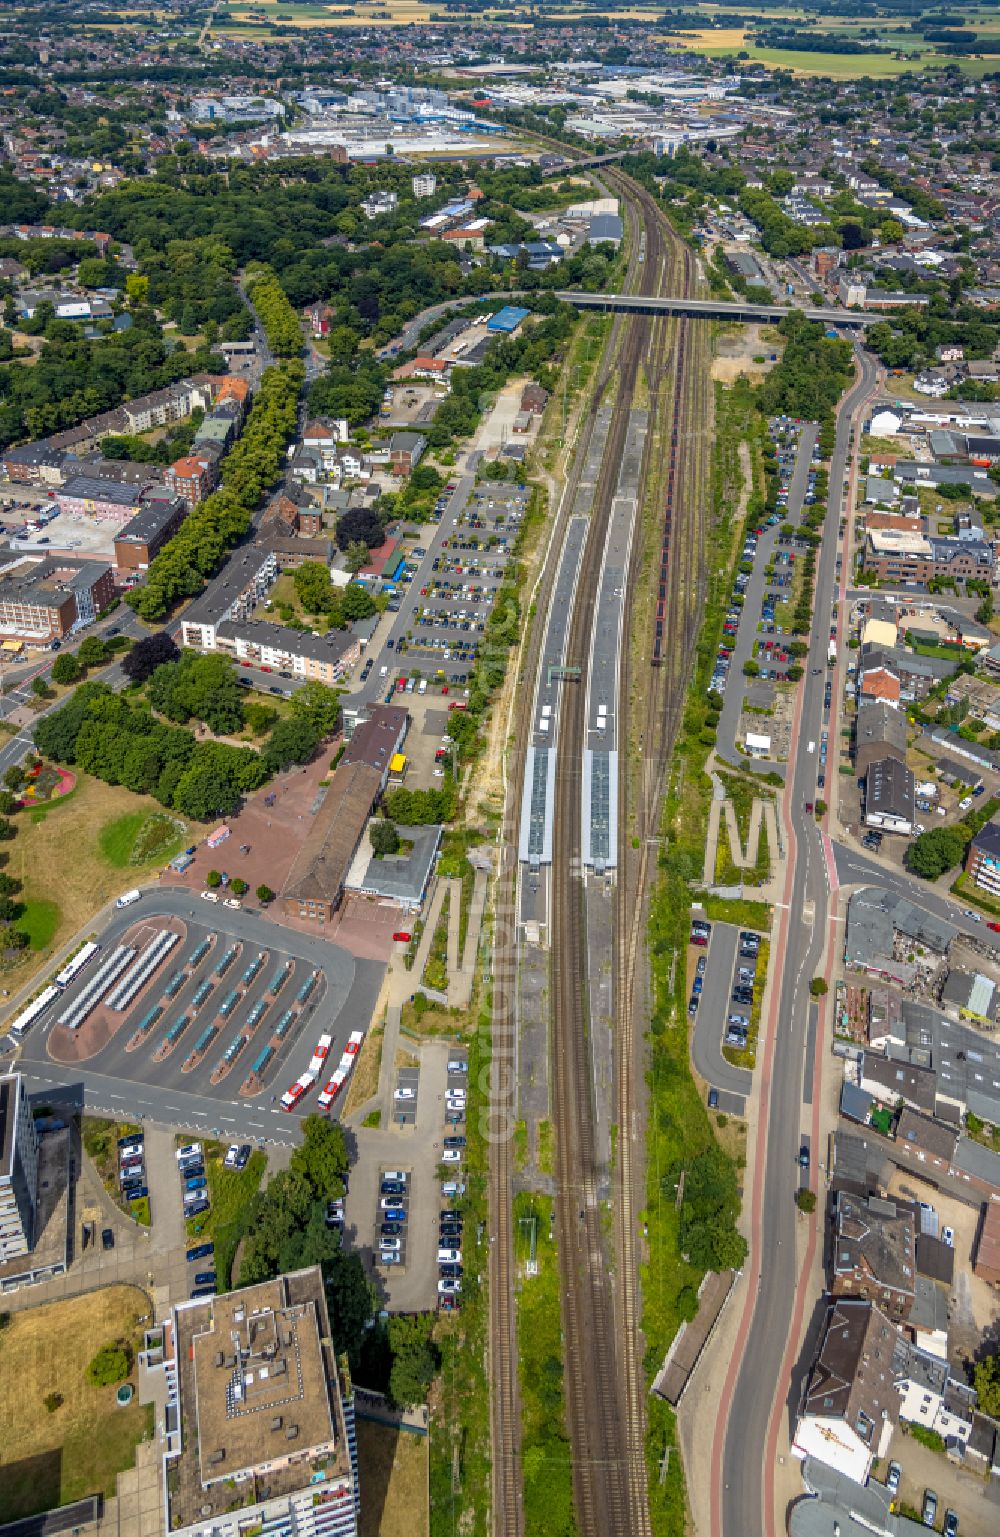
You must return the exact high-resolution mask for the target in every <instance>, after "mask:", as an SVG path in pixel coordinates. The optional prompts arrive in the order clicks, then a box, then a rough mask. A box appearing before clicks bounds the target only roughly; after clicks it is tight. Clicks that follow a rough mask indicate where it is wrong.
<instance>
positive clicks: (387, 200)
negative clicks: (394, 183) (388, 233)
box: [361, 190, 399, 219]
mask: <svg viewBox="0 0 1000 1537" xmlns="http://www.w3.org/2000/svg"><path fill="white" fill-rule="evenodd" d="M398 202H399V197H398V196H397V194H396V193H395V192H386V191H381V190H380V191H376V192H370V193H369V194H368V196H367V197H366V198H362V200H361V210H362V212H363V213H364V216H365V218H366V219H377V218H379V216H380V215H381V214H386V213H392V212H393V210H394V209H395V207H396V204H397V203H398Z"/></svg>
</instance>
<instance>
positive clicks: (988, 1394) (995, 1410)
mask: <svg viewBox="0 0 1000 1537" xmlns="http://www.w3.org/2000/svg"><path fill="white" fill-rule="evenodd" d="M973 1380H974V1383H975V1389H976V1392H977V1393H978V1395H979V1407H980V1409H981V1410H982V1412H983V1413H984V1414H989V1415H992V1416H993V1418H994V1419H996V1418H997V1417H998V1416H1000V1352H997V1351H994V1353H993V1354H992V1355H990V1356H984V1357H983V1359H982V1360H981V1361H977V1362H976V1365H975V1371H974V1373H973Z"/></svg>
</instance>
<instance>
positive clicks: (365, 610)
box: [340, 582, 377, 621]
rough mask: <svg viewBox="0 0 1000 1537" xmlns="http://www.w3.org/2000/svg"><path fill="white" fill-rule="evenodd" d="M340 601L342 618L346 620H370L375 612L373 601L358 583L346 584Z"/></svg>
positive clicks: (375, 607)
mask: <svg viewBox="0 0 1000 1537" xmlns="http://www.w3.org/2000/svg"><path fill="white" fill-rule="evenodd" d="M340 601H341V608H342V610H343V614H344V618H345V619H348V620H352V621H353V620H356V619H370V618H371V616H372V614H374V613H376V612H377V606H376V603H375V599H374V598H373V597H372V595H371V593H370V592H369V591H368V589H367V587H362V585H361V583H360V582H348V584H347V586H346V587H345V588H344V590H343V593H342V594H341V600H340Z"/></svg>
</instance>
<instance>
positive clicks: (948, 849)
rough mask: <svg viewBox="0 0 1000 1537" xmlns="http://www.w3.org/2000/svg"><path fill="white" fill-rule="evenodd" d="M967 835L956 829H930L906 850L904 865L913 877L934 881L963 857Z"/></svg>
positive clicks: (959, 828) (958, 828)
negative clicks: (917, 876)
mask: <svg viewBox="0 0 1000 1537" xmlns="http://www.w3.org/2000/svg"><path fill="white" fill-rule="evenodd" d="M967 843H968V835H967V834H966V833H965V832H963V830H962V828H961V827H960V826H958V827H932V828H931V829H930V831H929V832H926V833H921V834H920V836H919V838H916V839H915V840H914V842H913V843H911V844H910V847H909V849H908V850H907V855H906V863H907V866H908V868H909V869H910V870H912V872H913V874H914V875H919V876H921V877H922V878H923V879H924V880H925V881H936V880H937V879H938V877H939V876H942V875H943V874H944V873H945V871H946V870H950V869H952V867H953V866H954V865H957V864H958V863H959V862H960V861H961V859H962V858H963V857H964V854H965V849H966V845H967Z"/></svg>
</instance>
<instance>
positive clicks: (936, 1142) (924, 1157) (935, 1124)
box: [893, 1108, 958, 1179]
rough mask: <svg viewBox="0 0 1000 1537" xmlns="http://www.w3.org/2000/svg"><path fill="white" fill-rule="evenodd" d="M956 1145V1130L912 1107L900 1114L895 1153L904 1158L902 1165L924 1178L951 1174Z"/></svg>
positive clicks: (894, 1146)
mask: <svg viewBox="0 0 1000 1537" xmlns="http://www.w3.org/2000/svg"><path fill="white" fill-rule="evenodd" d="M957 1146H958V1133H957V1131H955V1129H954V1127H952V1126H945V1124H944V1123H943V1122H942V1121H936V1120H934V1118H933V1116H929V1115H919V1114H918V1113H917V1111H916V1110H911V1109H909V1108H905V1109H903V1110H902V1111H901V1112H900V1116H899V1121H898V1123H897V1125H896V1140H895V1143H894V1145H893V1152H894V1154H899V1155H902V1156H901V1162H902V1163H904V1164H905V1165H908V1166H910V1167H912V1168H913V1169H914V1170H915V1171H917V1172H919V1173H921V1174H923V1177H924V1178H925V1179H930V1178H932V1177H933V1176H934V1175H940V1174H947V1173H948V1171H949V1169H950V1168H951V1164H952V1160H953V1158H954V1156H955V1151H956V1148H957ZM925 1171H926V1172H925Z"/></svg>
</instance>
